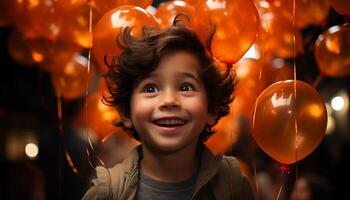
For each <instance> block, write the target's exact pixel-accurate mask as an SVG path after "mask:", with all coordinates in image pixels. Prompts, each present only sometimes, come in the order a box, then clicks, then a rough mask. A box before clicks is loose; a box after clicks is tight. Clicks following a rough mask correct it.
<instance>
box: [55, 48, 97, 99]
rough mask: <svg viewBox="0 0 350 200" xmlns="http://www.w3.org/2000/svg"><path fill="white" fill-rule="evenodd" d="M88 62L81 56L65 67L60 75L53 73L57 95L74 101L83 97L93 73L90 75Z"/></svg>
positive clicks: (76, 56) (77, 55) (75, 56)
mask: <svg viewBox="0 0 350 200" xmlns="http://www.w3.org/2000/svg"><path fill="white" fill-rule="evenodd" d="M87 64H88V60H87V58H85V57H84V56H81V55H79V54H76V55H74V57H73V58H72V60H71V61H69V62H68V63H67V64H66V65H64V67H63V69H62V71H61V72H59V73H52V76H51V80H52V83H53V86H54V88H55V89H56V92H57V94H60V95H62V97H63V98H64V99H67V100H72V99H77V98H79V97H82V96H83V95H84V94H85V92H86V86H87V82H90V80H91V78H92V74H93V71H90V72H89V73H88V66H87Z"/></svg>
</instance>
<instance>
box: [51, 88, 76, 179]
mask: <svg viewBox="0 0 350 200" xmlns="http://www.w3.org/2000/svg"><path fill="white" fill-rule="evenodd" d="M56 96H57V117H58V130H59V134H60V141H61V145H60V146H62V147H63V150H64V155H65V157H66V160H67V162H68V164H69V166H70V168H71V169H72V170H73V172H74V173H76V174H78V175H79V171H78V169H77V168H76V167H75V165H74V162H73V160H72V158H71V156H70V154H69V152H68V150H67V147H66V144H65V142H64V132H63V120H62V95H61V94H60V92H57V95H56ZM60 153H61V151H60ZM60 166H61V165H60Z"/></svg>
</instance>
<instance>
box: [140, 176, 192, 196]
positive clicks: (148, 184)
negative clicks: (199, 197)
mask: <svg viewBox="0 0 350 200" xmlns="http://www.w3.org/2000/svg"><path fill="white" fill-rule="evenodd" d="M139 180H140V181H139V183H138V190H137V192H136V200H146V199H147V200H149V199H152V200H189V199H191V197H192V194H193V192H194V185H195V182H196V175H194V176H192V177H191V178H190V179H188V180H185V181H182V182H176V183H169V182H162V181H158V180H154V179H152V178H150V177H148V176H146V175H144V174H143V173H142V172H141V171H140V179H139Z"/></svg>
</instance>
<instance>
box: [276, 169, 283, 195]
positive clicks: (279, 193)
mask: <svg viewBox="0 0 350 200" xmlns="http://www.w3.org/2000/svg"><path fill="white" fill-rule="evenodd" d="M283 175H284V171H283V170H282V172H281V187H280V189H279V190H278V193H277V197H276V200H278V199H279V198H280V196H281V193H282V189H283Z"/></svg>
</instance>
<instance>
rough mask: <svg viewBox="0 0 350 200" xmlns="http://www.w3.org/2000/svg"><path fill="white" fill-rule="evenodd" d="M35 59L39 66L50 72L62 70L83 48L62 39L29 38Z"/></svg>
mask: <svg viewBox="0 0 350 200" xmlns="http://www.w3.org/2000/svg"><path fill="white" fill-rule="evenodd" d="M28 45H29V49H30V50H31V55H32V58H33V60H34V61H35V62H36V63H38V64H39V67H41V68H42V69H44V70H46V71H49V72H60V71H61V70H62V68H63V67H64V66H65V65H66V64H67V63H68V62H69V61H70V60H71V59H72V57H73V55H74V54H75V53H77V52H79V51H80V50H81V48H80V47H78V46H76V45H74V44H70V43H67V42H65V41H62V40H57V41H51V40H47V39H45V38H38V39H35V40H28Z"/></svg>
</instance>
